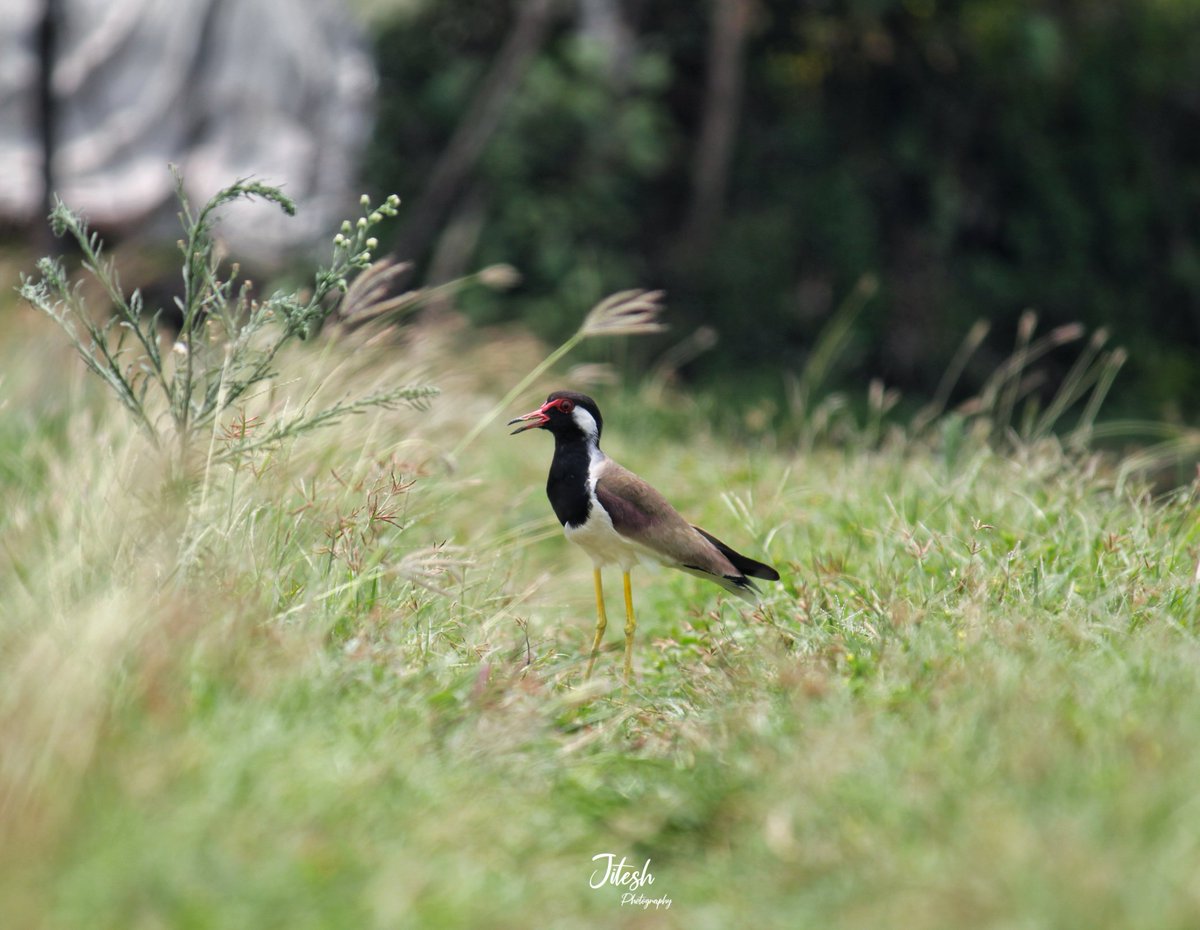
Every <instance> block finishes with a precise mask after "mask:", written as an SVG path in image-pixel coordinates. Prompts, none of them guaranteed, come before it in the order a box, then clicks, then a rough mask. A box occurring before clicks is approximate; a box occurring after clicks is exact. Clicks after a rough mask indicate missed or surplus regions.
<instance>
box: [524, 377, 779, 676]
mask: <svg viewBox="0 0 1200 930" xmlns="http://www.w3.org/2000/svg"><path fill="white" fill-rule="evenodd" d="M514 424H519V425H518V426H517V428H516V429H515V430H513V431H512V433H511V434H510V435H513V436H515V435H516V434H517V433H523V432H525V431H526V430H532V429H544V430H547V431H549V432H550V434H551V435H552V436H554V457H553V458H552V459H551V461H550V475H549V477H548V478H547V479H546V496H547V497H548V498H549V499H550V506H551V507H552V508H553V509H554V515H555V516H556V517H557V518H558V521H559V523H561V524H562V528H563V533H564V534H565V535H566V537H567V539H568V540H569V541H571V542H572V543H575V544H576V545H578V546H579V547H580V548H582V549H583V550H584V552H586V553H587V554H588V555H589V556H591V559H592V565H593V581H594V583H595V587H596V635H595V639H594V640H593V642H592V652H591V656H590V658H589V659H588V665H587V673H586V675H585V680H586V679H590V678H591V677H592V669H593V668H594V666H595V664H596V657H597V656H598V655H599V652H600V644H601V642H602V640H603V639H604V631H605V629H606V628H607V626H608V616H607V614H606V612H605V607H604V588H603V584H602V581H601V569H603V568H605V567H606V566H609V565H614V564H615V565H617V566H618V567H619V568H620V569H621V575H622V581H623V583H624V593H625V668H624V672H625V675H624V678H625V684H626V686H628V685H629V683H630V681H631V679H632V676H633V639H634V633H635V631H636V630H637V621H636V619H635V617H634V612H633V591H632V587H631V584H630V579H629V573H630V572H631V571H632V569H633V568H634V567H635V566H636V565H638V564H646V563H650V564H654V563H657V564H660V565H665V566H668V567H670V568H677V569H681V570H682V571H685V572H690V573H691V574H693V575H699V576H700V577H701V578H707V579H709V580H710V581H715V582H716V583H717V584H719V585H720V586H721V587H722V588H724V589H725V590H726V591H729V592H731V593H733V594H736V595H738V596H739V597H742V598H745V599H747V600H753V599H754V597H755V596H756V594H757V591H758V589H757V588H756V587H755V585H754V582H753V581H752V580H751V579H754V578H760V579H763V580H765V581H778V580H779V572H777V571H776V570H775V569H774V568H772V567H771V566H770V565H766V564H764V563H762V562H758V561H755V560H754V559H752V558H749V557H748V556H744V555H742V554H741V553H739V552H736V551H735V550H733V549H732V548H730V547H729V546H727V545H726V544H725V543H723V542H721V540H719V539H717V538H716V537H715V536H713V535H712V534H711V533H709V532H707V531H705V530H702V529H700V527H698V526H693V525H692V524H691V523H689V522H688V521H687V520H686V519H684V518H683V517H682V516H681V515H680V514H679V512H678V511H677V510H676V509H675V508H674V507H672V506H671V505H670V504H669V503H667V500H666V498H664V497H663V496H662V495H661V494H660V493H659V492H658V491H656V490H655V489H654V488H652V487H651V486H650V485H649V484H648V483H647V482H646V481H644V480H643V479H641V478H639V477H638V476H637V475H635V474H634V473H633V472H631V471H629V469H627V468H625V467H623V466H621V465H619V464H618V463H617V462H615V461H614V460H613V459H611V458H609V457H608V456H607V455H605V454H604V453H603V452H602V451H600V434H601V431H602V430H603V428H604V419H603V417H601V415H600V408H599V407H598V406H597V405H596V402H595V401H594V400H592V398H590V397H588V396H587V395H586V394H580V393H578V392H576V391H554V392H553V393H551V394H550V396H549V397H547V398H546V402H545V403H544V404H542V405H541V406H540V407H538V409H537V410H533V411H530V412H529V413H526V414H524V415H523V416H519V417H514V418H513V419H511V420H509V421H508V425H509V426H513V425H514Z"/></svg>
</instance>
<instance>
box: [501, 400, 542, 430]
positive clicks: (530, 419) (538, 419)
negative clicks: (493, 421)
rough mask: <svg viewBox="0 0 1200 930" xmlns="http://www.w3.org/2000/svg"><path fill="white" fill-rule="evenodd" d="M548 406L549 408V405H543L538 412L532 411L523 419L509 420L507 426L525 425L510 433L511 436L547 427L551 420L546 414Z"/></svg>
mask: <svg viewBox="0 0 1200 930" xmlns="http://www.w3.org/2000/svg"><path fill="white" fill-rule="evenodd" d="M547 406H548V405H547V404H543V405H542V406H541V407H538V409H537V410H531V411H530V412H529V413H527V414H525V415H524V416H522V417H514V418H513V419H511V420H509V421H508V423H507V424H506V425H507V426H512V425H513V424H514V423H521V424H523V425H522V426H518V427H517V428H516V429H515V430H513V431H512V432H511V433H509V435H510V436H515V435H517V433H523V432H525V430H527V429H538V428H540V427H543V426H545V425H546V424H547V423H549V422H550V418H549V417H548V416H546V412H545V411H546V407H547Z"/></svg>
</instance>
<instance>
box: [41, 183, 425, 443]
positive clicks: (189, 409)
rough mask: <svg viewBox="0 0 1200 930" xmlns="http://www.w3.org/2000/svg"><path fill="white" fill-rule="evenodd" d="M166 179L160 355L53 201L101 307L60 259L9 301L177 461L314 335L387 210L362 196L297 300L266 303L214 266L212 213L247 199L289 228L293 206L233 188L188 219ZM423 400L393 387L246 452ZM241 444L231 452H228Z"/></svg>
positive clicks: (97, 250)
mask: <svg viewBox="0 0 1200 930" xmlns="http://www.w3.org/2000/svg"><path fill="white" fill-rule="evenodd" d="M174 173H175V181H176V191H177V195H178V197H179V202H180V208H181V209H180V220H181V222H182V224H183V229H184V236H183V238H182V239H181V240H180V243H179V245H180V250H181V252H182V253H183V267H182V277H183V294H182V296H181V297H177V298H176V306H177V308H178V310H179V314H180V325H179V331H178V334H177V335H176V338H175V341H174V343H173V346H172V348H171V350H170V351H164V349H163V335H162V333H163V328H162V327H161V326H160V324H161V322H162V315H163V311H162V309H161V308H159V309H155V310H154V311H152V312H148V311H147V308H146V307H145V306H144V304H143V299H142V295H141V292H140V291H136V290H135V291H134V292H133V293H132V294H130V295H129V296H126V294H125V292H124V290H123V289H122V288H121V283H120V278H119V276H118V273H117V269H116V267H115V264H114V262H113V261H112V260H111V259H109V258H107V257H105V255H104V244H103V242H102V241H101V239H100V237H99V235H98V234H97V233H95V232H93V231H92V230H90V229H89V228H88V225H87V221H86V220H85V218H84V217H82V216H81V215H80V214H78V213H76V212H74V211H72V210H71V209H70V208H69V207H68V206H67V205H66V204H64V203H63V202H62V201H61V200H56V201H55V204H54V209H53V211H52V212H51V214H50V223H51V228H52V229H53V231H54V234H55V235H56V236H60V237H61V236H64V235H65V236H69V237H70V238H71V239H73V240H74V241H75V243H76V244H77V245H78V247H79V250H80V252H81V254H82V265H83V268H84V270H85V271H86V272H87V273H88V274H90V275H91V276H92V277H93V278H95V279H96V281H98V282H99V284H100V285H101V287H102V288H103V290H104V294H105V296H106V297H107V298H108V301H109V302H110V303H111V311H106V313H104V314H101V313H98V312H95V311H93V310H92V309H91V308H89V307H88V306H87V304H86V301H85V300H84V297H83V294H82V291H81V287H80V284H79V282H78V281H75V280H73V279H72V276H71V275H70V274H69V273H68V271H67V268H66V267H65V265H64V264H63V262H62V260H61V259H57V258H43V259H41V260H40V261H39V262H38V263H37V270H38V277H36V278H30V277H26V276H22V278H21V285H20V288H19V292H20V294H21V296H22V297H24V298H25V299H26V300H27V301H29V303H31V304H32V305H33V306H34V307H36V308H37V309H38V310H40V311H41V312H43V313H45V314H46V315H47V316H49V317H50V318H51V319H52V320H54V321H55V322H56V323H57V324H58V325H59V326H60V327H61V328H62V329H63V331H64V332H65V333H66V334H67V336H68V338H69V339H70V340H71V342H72V344H73V345H74V347H75V349H76V351H77V352H78V353H79V356H80V358H82V359H83V362H84V364H85V365H86V366H87V367H88V368H89V369H90V370H91V371H92V372H93V373H95V374H96V375H97V376H99V377H100V379H101V380H102V381H103V382H104V383H105V384H106V385H107V386H108V387H109V388H111V389H112V391H113V392H114V393H115V394H116V395H117V397H118V398H120V401H121V403H122V404H123V405H124V407H125V408H126V409H127V410H128V411H129V413H130V414H131V415H132V416H133V418H134V419H135V420H136V421H137V423H138V425H139V426H140V427H141V428H142V430H143V431H144V432H145V433H146V434H147V435H148V436H149V438H150V439H151V441H152V442H153V443H154V445H155V446H162V445H163V444H164V442H165V441H166V440H167V439H168V438H172V437H173V438H174V439H175V441H176V443H177V445H178V451H179V453H180V454H182V453H183V452H184V451H185V450H187V449H188V448H190V447H191V446H192V444H193V441H194V440H195V439H196V437H198V436H199V435H200V434H201V433H202V432H204V431H206V430H211V429H212V428H213V426H214V422H215V420H216V418H217V417H219V416H220V415H221V414H222V413H223V412H225V411H226V410H229V409H230V408H231V407H233V405H235V404H237V403H238V402H239V401H243V400H245V399H246V398H247V395H248V392H250V390H251V389H252V388H254V387H256V386H259V385H262V384H263V383H264V382H267V381H269V380H270V379H271V378H272V377H273V376H274V373H275V369H274V362H275V359H276V357H277V356H278V354H279V352H280V350H281V349H283V348H284V346H286V345H287V344H288V343H290V342H292V341H294V340H303V339H308V338H309V337H311V336H312V335H313V334H314V333H315V332H317V331H318V330H319V329H320V328H321V326H322V324H323V323H324V322H325V320H326V318H327V317H328V316H329V315H330V314H331V313H332V312H333V311H334V309H335V306H336V300H334V299H333V297H334V296H335V295H337V294H339V293H345V292H346V290H347V289H348V287H349V285H348V279H350V278H351V277H352V276H353V275H354V274H355V273H357V272H359V271H362V270H363V269H366V268H368V267H370V265H371V256H372V252H373V251H374V250H375V249H376V248H377V246H378V243H377V241H376V239H375V238H374V236H373V235H372V234H371V232H372V229H373V228H374V227H375V226H377V225H378V224H379V223H381V222H383V220H384V219H385V218H386V217H391V216H395V214H396V208H397V207H398V206H399V203H400V201H399V198H397V197H396V196H395V195H392V196H390V197H388V198H387V200H386V201H385V202H384V203H382V204H379V205H378V206H372V205H371V202H370V199H369V198H368V197H367V195H365V194H364V195H363V197H362V200H361V203H362V208H363V213H362V216H360V217H359V218H358V219H357V221H356V222H355V223H353V224H352V223H351V222H350V221H349V220H347V221H345V222H344V223H342V227H341V230H340V231H339V232H338V233H337V235H335V236H334V238H333V256H332V260H331V261H330V263H329V264H328V265H327V266H324V267H321V268H319V269H318V270H317V272H316V274H315V276H314V280H313V286H312V288H311V290H309V291H303V292H300V291H297V292H285V291H278V292H276V293H274V294H272V295H271V296H270V297H268V298H266V299H265V300H258V299H256V298H255V297H254V294H253V287H252V284H251V282H250V281H242V282H240V283H239V282H238V280H237V278H238V272H239V268H238V266H237V265H236V264H233V265H231V266H229V267H228V269H226V268H225V267H224V266H223V263H222V260H221V256H220V254H219V250H218V248H217V242H216V239H215V238H214V224H215V221H216V218H217V215H218V213H219V211H220V210H221V208H222V207H224V206H226V205H227V204H230V203H232V202H234V201H236V200H239V199H251V200H253V199H259V200H264V201H266V202H268V203H273V204H275V205H276V206H278V207H279V208H280V209H281V210H283V212H284V213H286V214H288V215H289V216H291V215H293V214H294V213H295V212H296V207H295V204H294V203H293V202H292V201H291V200H290V199H289V198H288V197H287V196H286V195H285V194H284V193H283V191H281V190H280V189H279V188H277V187H271V186H269V185H266V184H262V183H259V182H257V181H253V180H249V179H242V180H239V181H237V182H235V183H234V184H231V185H230V186H229V187H226V188H225V189H224V190H221V191H219V192H218V193H217V194H216V195H215V196H214V197H213V198H212V199H211V200H209V201H208V202H207V203H206V204H205V205H204V206H203V207H202V208H201V209H200V210H199V211H198V212H194V211H193V209H192V206H191V205H190V203H189V202H188V198H187V196H186V195H185V193H184V189H183V182H182V178H181V176H180V175H179V174H178V172H174ZM433 393H435V391H434V389H432V388H429V387H423V386H403V387H399V388H396V389H394V390H390V391H385V392H382V393H379V394H375V395H372V396H371V397H369V398H366V399H363V400H359V401H353V402H344V403H339V404H335V405H334V406H332V407H329V408H327V409H325V410H320V411H317V412H314V413H305V414H303V415H301V416H298V417H295V418H293V419H291V420H289V421H287V422H286V423H282V424H279V425H278V426H276V427H275V428H273V429H271V430H268V431H265V432H264V433H263V434H262V435H261V436H260V437H258V438H256V439H255V440H254V441H253V443H252V445H253V446H254V447H256V448H257V447H261V446H262V445H263V444H265V443H267V442H269V441H277V440H282V439H284V438H286V437H288V436H292V435H296V434H297V433H301V432H305V431H307V430H309V429H314V428H317V427H319V426H323V425H326V424H328V423H330V422H331V421H333V420H335V419H337V418H339V417H341V416H343V415H345V414H349V413H354V412H356V411H358V410H360V409H362V408H363V406H364V405H366V406H379V405H384V406H387V405H391V404H396V403H401V402H409V403H419V402H420V401H422V400H423V399H425V398H427V397H429V396H430V395H431V394H433ZM246 445H247V444H245V443H242V444H235V445H232V446H230V447H229V448H230V450H233V451H237V450H239V449H242V448H244V447H245V446H246Z"/></svg>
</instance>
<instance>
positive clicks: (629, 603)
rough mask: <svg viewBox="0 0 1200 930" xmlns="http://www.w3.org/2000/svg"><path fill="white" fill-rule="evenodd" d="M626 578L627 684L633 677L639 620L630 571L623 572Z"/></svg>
mask: <svg viewBox="0 0 1200 930" xmlns="http://www.w3.org/2000/svg"><path fill="white" fill-rule="evenodd" d="M622 574H623V575H624V579H625V684H626V685H628V684H629V682H630V681H631V680H632V679H633V633H634V630H636V629H637V621H636V620H635V619H634V618H633V591H632V589H631V588H630V587H629V572H623V573H622Z"/></svg>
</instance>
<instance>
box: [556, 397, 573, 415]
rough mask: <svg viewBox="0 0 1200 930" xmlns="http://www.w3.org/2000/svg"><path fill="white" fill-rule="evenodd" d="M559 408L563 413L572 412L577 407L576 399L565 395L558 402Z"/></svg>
mask: <svg viewBox="0 0 1200 930" xmlns="http://www.w3.org/2000/svg"><path fill="white" fill-rule="evenodd" d="M558 409H559V410H561V411H562V412H563V413H570V412H571V411H572V410H574V409H575V401H573V400H567V399H566V398H565V397H564V398H563V399H562V400H560V401H559V402H558Z"/></svg>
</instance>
